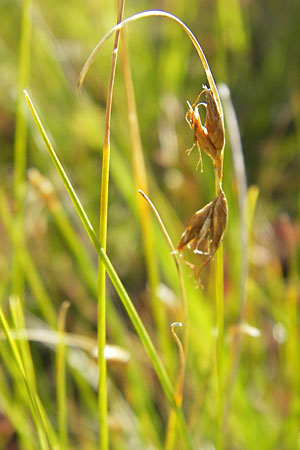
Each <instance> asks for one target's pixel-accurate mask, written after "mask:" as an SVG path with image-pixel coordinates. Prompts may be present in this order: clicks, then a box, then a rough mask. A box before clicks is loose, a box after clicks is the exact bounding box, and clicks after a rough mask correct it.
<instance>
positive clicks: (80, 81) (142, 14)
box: [77, 10, 224, 121]
mask: <svg viewBox="0 0 300 450" xmlns="http://www.w3.org/2000/svg"><path fill="white" fill-rule="evenodd" d="M147 17H166V18H168V19H170V20H173V21H174V22H176V23H177V24H178V25H179V26H180V27H181V28H182V29H183V30H184V31H185V32H186V34H187V35H188V37H189V38H190V39H191V41H192V43H193V45H194V47H195V49H196V51H197V53H198V55H199V57H200V60H201V63H202V66H203V68H204V71H205V75H206V77H207V81H208V84H209V87H210V88H211V90H212V92H213V94H214V96H215V99H216V102H217V107H218V112H219V114H220V117H221V118H222V121H224V118H223V109H222V104H221V100H220V96H219V93H218V89H217V87H216V83H215V80H214V77H213V75H212V73H211V70H210V67H209V64H208V62H207V59H206V56H205V54H204V51H203V50H202V47H201V45H200V44H199V42H198V40H197V38H196V36H195V35H194V34H193V33H192V31H191V30H190V29H189V27H188V26H187V25H186V24H185V23H184V22H182V20H180V19H179V18H178V17H176V16H174V15H173V14H171V13H169V12H167V11H160V10H149V11H143V12H140V13H137V14H134V15H133V16H131V17H128V18H127V19H124V20H123V21H122V22H120V23H118V24H117V25H116V26H114V27H113V28H111V30H109V31H108V32H107V33H106V34H105V35H104V36H103V37H102V39H100V41H99V42H98V43H97V45H96V46H95V47H94V49H93V50H92V52H91V53H90V55H89V57H88V59H87V60H86V62H85V64H84V66H83V68H82V70H81V72H80V75H79V79H78V85H77V87H78V91H79V92H80V89H81V86H82V84H83V83H84V80H85V77H86V75H87V73H88V71H89V69H90V67H91V65H92V63H93V61H94V59H95V57H96V55H97V53H98V51H99V50H100V48H101V47H102V45H103V44H104V42H106V41H107V39H108V38H109V37H110V36H112V35H113V34H114V33H115V32H116V31H118V30H121V29H122V28H123V27H124V26H125V25H127V24H129V23H131V22H136V21H137V20H140V19H145V18H147Z"/></svg>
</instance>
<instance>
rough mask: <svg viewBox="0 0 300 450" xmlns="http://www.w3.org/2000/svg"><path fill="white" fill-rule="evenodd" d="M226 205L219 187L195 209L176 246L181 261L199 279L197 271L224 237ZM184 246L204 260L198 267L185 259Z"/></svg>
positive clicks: (208, 259) (207, 260)
mask: <svg viewBox="0 0 300 450" xmlns="http://www.w3.org/2000/svg"><path fill="white" fill-rule="evenodd" d="M227 216H228V207H227V200H226V197H225V194H224V191H223V190H222V188H220V189H219V192H218V195H217V196H216V197H215V199H214V200H213V201H212V202H210V203H208V204H207V205H205V206H204V207H203V208H202V209H200V210H199V211H197V212H196V213H195V214H194V215H193V216H192V218H191V220H190V223H189V225H188V227H187V228H186V229H185V231H184V232H183V234H182V236H181V239H180V242H179V244H178V246H177V250H178V251H179V253H180V255H181V257H182V259H183V261H184V262H185V263H186V264H187V265H188V266H189V267H191V268H192V269H193V270H194V272H195V276H196V279H197V280H198V281H199V273H200V272H201V270H202V269H203V267H204V266H206V264H207V263H208V262H209V261H210V260H211V259H212V258H213V256H214V254H215V253H216V251H217V250H218V248H219V246H220V244H221V242H222V241H223V238H224V233H225V230H226V225H227ZM185 247H187V248H189V249H191V250H193V252H194V253H196V254H198V255H200V256H201V257H202V258H203V257H204V258H205V260H204V261H203V262H202V264H201V265H200V267H199V268H197V266H196V265H195V264H192V263H190V262H188V261H186V260H185V258H184V256H183V254H182V251H183V250H184V249H185Z"/></svg>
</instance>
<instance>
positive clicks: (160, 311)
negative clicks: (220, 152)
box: [122, 30, 171, 361]
mask: <svg viewBox="0 0 300 450" xmlns="http://www.w3.org/2000/svg"><path fill="white" fill-rule="evenodd" d="M122 69H123V78H124V84H125V93H126V100H127V110H128V122H129V131H130V139H131V148H132V165H133V176H134V183H135V191H136V193H137V205H138V211H139V218H140V223H141V229H142V237H143V247H144V254H145V261H146V269H147V274H148V280H149V287H150V297H151V300H152V302H151V304H152V311H153V317H154V320H155V325H156V328H157V342H161V344H162V352H163V354H164V355H165V358H166V360H168V361H170V359H171V358H170V357H169V355H170V345H169V340H168V335H167V327H166V312H165V307H164V304H163V302H160V300H159V298H158V297H157V288H158V283H159V275H158V270H157V263H156V257H155V251H154V249H155V246H154V240H153V229H152V226H151V219H150V214H149V207H148V205H147V203H145V202H144V201H143V200H142V198H141V197H140V195H139V194H138V189H141V190H143V191H144V192H146V193H147V192H148V178H147V173H146V167H145V161H144V156H143V148H142V142H141V135H140V129H139V123H138V117H137V111H136V102H135V95H134V87H133V82H132V76H131V68H130V60H129V54H128V47H127V39H126V34H125V30H122Z"/></svg>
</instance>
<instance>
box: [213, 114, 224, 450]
mask: <svg viewBox="0 0 300 450" xmlns="http://www.w3.org/2000/svg"><path fill="white" fill-rule="evenodd" d="M222 119H223V116H222ZM223 126H224V124H223ZM224 146H225V142H224ZM224 146H223V149H222V152H221V154H222V155H224ZM214 173H215V191H216V195H218V193H219V191H220V188H222V179H223V156H222V158H221V163H220V165H219V167H218V168H216V167H215V168H214ZM215 280H216V281H215V297H216V313H217V341H216V375H217V430H216V449H217V450H222V449H223V414H224V379H223V357H224V268H223V243H221V245H220V247H219V249H218V250H217V252H216V255H215Z"/></svg>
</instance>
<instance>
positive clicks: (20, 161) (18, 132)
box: [12, 0, 32, 298]
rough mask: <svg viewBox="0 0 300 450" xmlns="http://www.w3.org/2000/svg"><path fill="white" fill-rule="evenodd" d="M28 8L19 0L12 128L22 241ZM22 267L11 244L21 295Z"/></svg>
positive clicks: (29, 4)
mask: <svg viewBox="0 0 300 450" xmlns="http://www.w3.org/2000/svg"><path fill="white" fill-rule="evenodd" d="M31 10H32V1H31V0H23V1H22V12H21V14H22V23H21V37H20V48H19V67H18V74H19V77H18V86H17V105H16V128H15V142H14V197H15V211H16V216H15V224H14V225H15V228H16V233H17V234H18V236H19V239H20V241H21V240H22V241H23V242H24V199H25V168H26V140H27V125H26V111H25V109H24V102H23V95H22V90H23V89H24V86H27V84H28V79H29V67H30V43H31ZM23 285H24V270H23V267H22V264H21V262H20V260H19V257H18V246H17V245H15V246H14V259H13V268H12V292H13V293H14V294H17V295H19V297H20V298H23Z"/></svg>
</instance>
